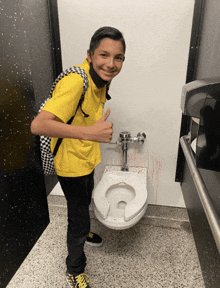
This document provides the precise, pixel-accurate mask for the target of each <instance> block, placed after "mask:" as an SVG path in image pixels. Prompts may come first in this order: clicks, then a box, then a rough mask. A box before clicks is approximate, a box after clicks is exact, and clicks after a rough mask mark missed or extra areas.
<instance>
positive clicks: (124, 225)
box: [94, 204, 147, 230]
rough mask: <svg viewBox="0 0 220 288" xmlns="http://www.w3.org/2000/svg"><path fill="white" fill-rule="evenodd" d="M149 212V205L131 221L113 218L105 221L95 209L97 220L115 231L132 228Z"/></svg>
mask: <svg viewBox="0 0 220 288" xmlns="http://www.w3.org/2000/svg"><path fill="white" fill-rule="evenodd" d="M146 210H147V204H146V205H145V206H144V208H143V209H142V210H141V212H140V213H139V214H137V215H136V216H135V217H134V218H132V219H131V220H130V221H125V220H124V219H122V218H113V217H111V216H109V217H107V218H106V219H103V218H102V217H101V216H100V215H99V213H98V212H97V211H96V209H95V207H94V213H95V216H96V218H97V219H98V220H99V221H100V222H101V223H102V224H103V225H104V226H106V227H108V228H110V229H113V230H125V229H128V228H131V227H132V226H134V225H135V224H137V223H138V222H139V221H140V220H141V218H142V217H143V216H144V214H145V212H146Z"/></svg>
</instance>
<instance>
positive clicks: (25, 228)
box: [0, 0, 57, 288]
mask: <svg viewBox="0 0 220 288" xmlns="http://www.w3.org/2000/svg"><path fill="white" fill-rule="evenodd" d="M53 2H54V3H53V4H55V6H54V7H55V8H56V1H53ZM50 7H51V1H47V0H38V1H35V0H16V1H12V0H2V1H0V266H1V268H0V287H1V288H2V287H6V285H7V283H8V282H9V281H10V279H11V277H12V276H13V275H14V273H15V272H16V270H17V269H18V267H19V266H20V265H21V263H22V262H23V260H24V259H25V257H26V255H27V254H28V253H29V251H30V250H31V248H32V247H33V245H34V244H35V243H36V241H37V239H38V238H39V237H40V235H41V234H42V232H43V231H44V229H45V228H46V227H47V225H48V223H49V213H48V205H47V194H49V192H50V191H51V189H52V188H53V186H54V185H55V184H56V182H57V179H56V177H47V178H46V183H45V177H44V175H43V173H42V169H41V160H40V150H39V136H34V135H32V134H31V132H30V124H31V121H32V120H33V118H34V117H35V116H36V114H37V111H38V108H39V106H40V104H41V102H43V100H44V99H46V98H47V97H48V94H49V90H50V87H51V85H52V82H53V80H54V78H55V76H56V74H57V71H55V68H54V67H55V65H54V62H56V59H55V58H54V57H55V56H54V55H55V54H54V49H56V47H54V41H53V36H52V34H53V33H52V29H53V25H52V24H53V23H52V22H51V19H52V17H51V15H50V13H51V9H50ZM55 8H53V9H55ZM56 21H57V19H56ZM46 187H47V188H46Z"/></svg>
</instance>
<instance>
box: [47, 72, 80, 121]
mask: <svg viewBox="0 0 220 288" xmlns="http://www.w3.org/2000/svg"><path fill="white" fill-rule="evenodd" d="M82 93H83V79H82V77H81V76H80V75H79V74H77V73H71V74H68V75H66V76H64V77H63V78H62V79H61V80H60V81H59V82H58V83H57V84H56V87H55V89H54V91H53V94H52V97H51V99H50V100H48V101H47V103H46V104H45V106H44V108H43V109H42V110H45V111H48V112H50V113H52V114H54V115H55V116H57V117H58V118H60V119H61V120H62V121H63V122H64V123H67V122H68V121H69V120H70V119H71V117H72V116H73V115H74V114H75V112H76V109H77V106H78V103H79V100H80V98H81V95H82Z"/></svg>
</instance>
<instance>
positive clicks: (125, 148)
mask: <svg viewBox="0 0 220 288" xmlns="http://www.w3.org/2000/svg"><path fill="white" fill-rule="evenodd" d="M122 152H123V155H122V157H123V159H122V167H121V171H128V163H127V157H128V153H127V152H128V143H126V142H123V144H122Z"/></svg>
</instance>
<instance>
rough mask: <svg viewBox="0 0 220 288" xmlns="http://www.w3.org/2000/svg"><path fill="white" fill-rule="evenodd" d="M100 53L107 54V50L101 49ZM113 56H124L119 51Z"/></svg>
mask: <svg viewBox="0 0 220 288" xmlns="http://www.w3.org/2000/svg"><path fill="white" fill-rule="evenodd" d="M101 53H106V54H109V52H108V51H105V50H102V51H101ZM115 56H124V54H121V53H119V54H116V55H115Z"/></svg>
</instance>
